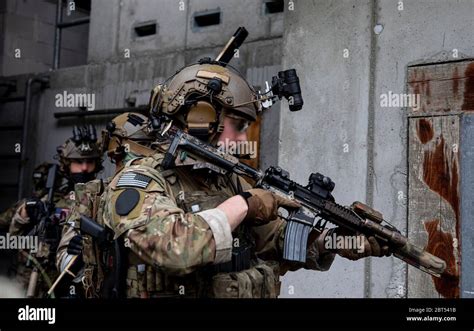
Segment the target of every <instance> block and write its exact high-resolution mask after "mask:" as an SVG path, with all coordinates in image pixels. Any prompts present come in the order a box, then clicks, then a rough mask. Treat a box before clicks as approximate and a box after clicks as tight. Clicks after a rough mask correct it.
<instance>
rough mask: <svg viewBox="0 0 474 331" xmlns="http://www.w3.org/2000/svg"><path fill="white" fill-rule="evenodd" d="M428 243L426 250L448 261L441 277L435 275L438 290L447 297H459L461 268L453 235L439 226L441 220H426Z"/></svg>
mask: <svg viewBox="0 0 474 331" xmlns="http://www.w3.org/2000/svg"><path fill="white" fill-rule="evenodd" d="M424 225H425V229H426V231H427V232H428V245H427V246H426V248H425V250H426V251H428V252H429V253H431V254H433V255H435V256H437V257H439V258H441V259H443V260H445V261H446V264H447V265H446V270H445V272H444V273H443V275H441V277H440V278H438V277H434V276H432V278H433V282H434V285H435V288H436V290H437V291H438V293H439V294H441V295H442V296H443V297H445V298H459V268H458V267H457V265H456V262H455V261H456V259H455V258H454V248H453V236H452V235H451V234H450V233H447V232H444V231H443V230H441V229H438V228H439V220H437V219H435V220H431V221H427V222H425V224H424Z"/></svg>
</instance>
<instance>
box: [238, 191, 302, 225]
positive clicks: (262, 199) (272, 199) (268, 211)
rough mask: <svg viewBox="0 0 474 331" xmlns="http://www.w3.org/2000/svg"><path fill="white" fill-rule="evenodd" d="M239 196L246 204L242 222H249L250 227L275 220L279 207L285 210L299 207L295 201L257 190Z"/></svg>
mask: <svg viewBox="0 0 474 331" xmlns="http://www.w3.org/2000/svg"><path fill="white" fill-rule="evenodd" d="M240 195H241V196H242V197H244V199H245V200H246V201H247V204H248V211H247V215H246V216H245V218H244V222H249V223H251V224H252V225H262V224H266V223H268V222H270V221H273V220H275V219H276V218H277V216H278V208H279V207H283V208H285V209H292V208H299V207H301V205H300V204H299V203H298V202H296V201H292V200H289V199H286V198H283V197H281V196H279V195H276V194H274V193H272V192H270V191H267V190H263V189H259V188H256V189H251V190H248V191H245V192H242V193H240Z"/></svg>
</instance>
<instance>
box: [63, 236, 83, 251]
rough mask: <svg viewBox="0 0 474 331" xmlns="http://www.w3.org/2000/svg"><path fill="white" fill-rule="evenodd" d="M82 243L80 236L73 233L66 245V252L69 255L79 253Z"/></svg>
mask: <svg viewBox="0 0 474 331" xmlns="http://www.w3.org/2000/svg"><path fill="white" fill-rule="evenodd" d="M83 248H84V245H83V244H82V236H81V235H80V234H78V235H75V236H74V237H73V238H72V239H71V240H70V241H69V244H68V245H67V253H68V254H71V255H81V254H82V249H83Z"/></svg>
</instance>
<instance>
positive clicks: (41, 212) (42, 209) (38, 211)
mask: <svg viewBox="0 0 474 331" xmlns="http://www.w3.org/2000/svg"><path fill="white" fill-rule="evenodd" d="M25 211H26V215H27V216H28V217H29V218H30V223H31V224H36V223H38V222H39V221H40V220H41V217H43V216H45V215H47V214H48V211H47V208H46V204H45V203H44V202H43V201H41V200H40V199H37V198H32V199H27V200H26V201H25Z"/></svg>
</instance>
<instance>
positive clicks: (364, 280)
mask: <svg viewBox="0 0 474 331" xmlns="http://www.w3.org/2000/svg"><path fill="white" fill-rule="evenodd" d="M287 4H288V3H287ZM473 9H474V5H473V3H472V1H469V0H464V1H457V2H455V3H453V2H449V1H427V0H422V1H414V0H409V1H407V0H405V1H403V10H398V2H397V1H390V0H381V1H350V0H342V1H341V0H338V1H335V0H334V1H294V11H287V12H286V17H285V33H284V42H283V43H284V46H283V64H282V67H283V68H285V69H286V68H290V67H295V68H296V69H297V70H298V72H299V74H300V79H301V83H302V87H303V97H304V98H305V108H304V110H302V111H301V112H300V113H296V114H294V113H289V112H288V111H285V110H286V109H283V111H282V112H281V119H280V121H281V123H282V125H281V128H280V131H281V141H282V143H281V149H280V155H279V160H280V163H281V164H282V166H284V167H286V168H287V169H288V170H289V171H290V172H292V173H294V178H295V179H297V180H300V181H305V180H307V175H308V174H309V173H310V172H312V171H320V172H322V173H324V174H326V175H328V176H330V177H332V178H333V180H335V182H336V189H335V191H334V192H335V197H336V199H337V200H338V201H340V202H341V203H342V204H349V203H351V202H352V201H353V200H366V201H367V202H369V203H373V206H374V207H375V208H376V209H378V210H380V211H382V212H383V213H384V216H385V217H386V218H387V219H389V220H391V221H392V224H394V225H395V226H397V227H398V228H399V229H401V230H402V231H405V230H406V226H407V224H406V222H407V217H406V213H407V208H406V194H407V169H406V165H407V158H406V137H407V131H406V130H407V128H406V125H407V117H406V112H405V109H403V108H382V107H380V95H381V94H383V93H387V92H388V91H390V90H391V91H392V92H393V93H404V92H405V90H406V87H405V86H406V67H407V65H408V64H410V63H413V62H421V63H427V62H434V61H450V60H456V58H453V56H452V55H453V54H455V52H454V53H453V52H452V50H453V49H457V50H458V53H459V57H458V59H459V58H461V57H464V56H471V57H472V56H473V55H474V46H473V45H474V35H473V34H472V30H473V28H474V21H473V20H472V12H473ZM377 24H380V25H381V27H383V30H382V31H381V33H380V34H376V33H375V30H374V27H375V26H376V25H377ZM378 28H379V27H378ZM376 30H377V31H379V30H378V29H376ZM344 49H348V50H349V57H348V58H344V56H343V55H344V53H343V52H344ZM442 51H444V53H441V52H442ZM440 53H441V54H440ZM346 143H347V144H348V145H346V146H347V147H348V150H347V149H346V151H347V152H345V151H344V148H343V146H344V144H346ZM295 153H296V155H304V154H306V155H309V156H308V157H307V158H306V160H305V161H307V163H306V165H304V166H302V164H304V162H298V163H292V161H293V160H292V156H293V155H295ZM399 192H401V194H400V193H399ZM321 284H325V285H324V286H321ZM290 285H293V286H295V289H294V292H295V294H294V295H293V296H292V295H289V294H286V295H285V296H288V297H296V296H298V297H329V296H331V297H332V296H338V297H353V296H356V297H362V296H369V297H399V296H405V295H406V269H405V266H404V264H403V263H401V262H400V261H399V260H397V259H395V258H385V259H378V258H372V259H370V260H367V261H366V262H356V263H353V262H349V261H346V260H343V259H341V258H336V261H335V264H334V266H333V267H332V268H331V269H330V270H329V271H328V272H325V273H323V272H319V273H314V272H309V271H298V272H295V273H290V274H288V275H287V276H286V277H285V278H284V282H283V287H282V288H283V289H285V288H288V286H290ZM283 293H284V292H283Z"/></svg>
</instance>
